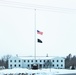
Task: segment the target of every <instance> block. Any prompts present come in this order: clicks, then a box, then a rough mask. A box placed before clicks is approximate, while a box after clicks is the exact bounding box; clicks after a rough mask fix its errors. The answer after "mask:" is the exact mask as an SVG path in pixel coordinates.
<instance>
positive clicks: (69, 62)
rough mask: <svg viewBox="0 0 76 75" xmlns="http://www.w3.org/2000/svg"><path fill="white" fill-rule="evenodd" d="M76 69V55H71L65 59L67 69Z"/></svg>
mask: <svg viewBox="0 0 76 75" xmlns="http://www.w3.org/2000/svg"><path fill="white" fill-rule="evenodd" d="M70 67H72V68H73V69H74V68H76V55H73V56H72V54H69V55H68V56H66V58H65V68H70Z"/></svg>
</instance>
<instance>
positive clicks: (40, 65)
mask: <svg viewBox="0 0 76 75" xmlns="http://www.w3.org/2000/svg"><path fill="white" fill-rule="evenodd" d="M30 66H31V67H32V66H33V64H31V65H30V64H28V65H27V67H30ZM42 66H43V67H47V66H50V67H51V65H43V64H39V67H40V68H41V67H42ZM52 66H53V67H54V66H55V65H54V64H53V65H52ZM56 66H57V67H59V65H58V64H57V65H56ZM10 67H12V64H11V65H10ZM14 67H21V65H20V64H19V65H16V64H15V65H14ZM61 67H63V64H61Z"/></svg>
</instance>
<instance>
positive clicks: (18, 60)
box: [8, 56, 65, 69]
mask: <svg viewBox="0 0 76 75" xmlns="http://www.w3.org/2000/svg"><path fill="white" fill-rule="evenodd" d="M33 64H37V66H38V68H62V69H63V68H65V59H64V58H63V57H49V56H48V57H44V56H42V57H40V56H39V57H36V59H35V58H34V57H31V56H30V57H18V56H15V57H11V58H10V59H9V60H8V68H9V69H10V68H29V69H30V68H32V66H33Z"/></svg>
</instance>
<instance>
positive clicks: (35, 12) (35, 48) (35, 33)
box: [34, 9, 37, 60]
mask: <svg viewBox="0 0 76 75" xmlns="http://www.w3.org/2000/svg"><path fill="white" fill-rule="evenodd" d="M34 10H35V36H34V37H35V45H34V46H35V47H34V48H35V49H34V53H35V54H34V57H35V60H36V33H37V30H36V9H34Z"/></svg>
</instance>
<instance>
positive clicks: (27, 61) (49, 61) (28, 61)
mask: <svg viewBox="0 0 76 75" xmlns="http://www.w3.org/2000/svg"><path fill="white" fill-rule="evenodd" d="M38 61H39V60H35V62H38ZM42 61H43V62H50V61H51V60H40V62H42ZM10 62H12V60H10ZM14 62H17V60H14ZM19 62H21V61H20V60H19ZM24 62H26V60H24ZM27 62H30V60H27ZM31 62H34V60H31ZM52 62H55V60H52ZM57 62H59V60H57ZM61 62H63V60H61Z"/></svg>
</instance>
